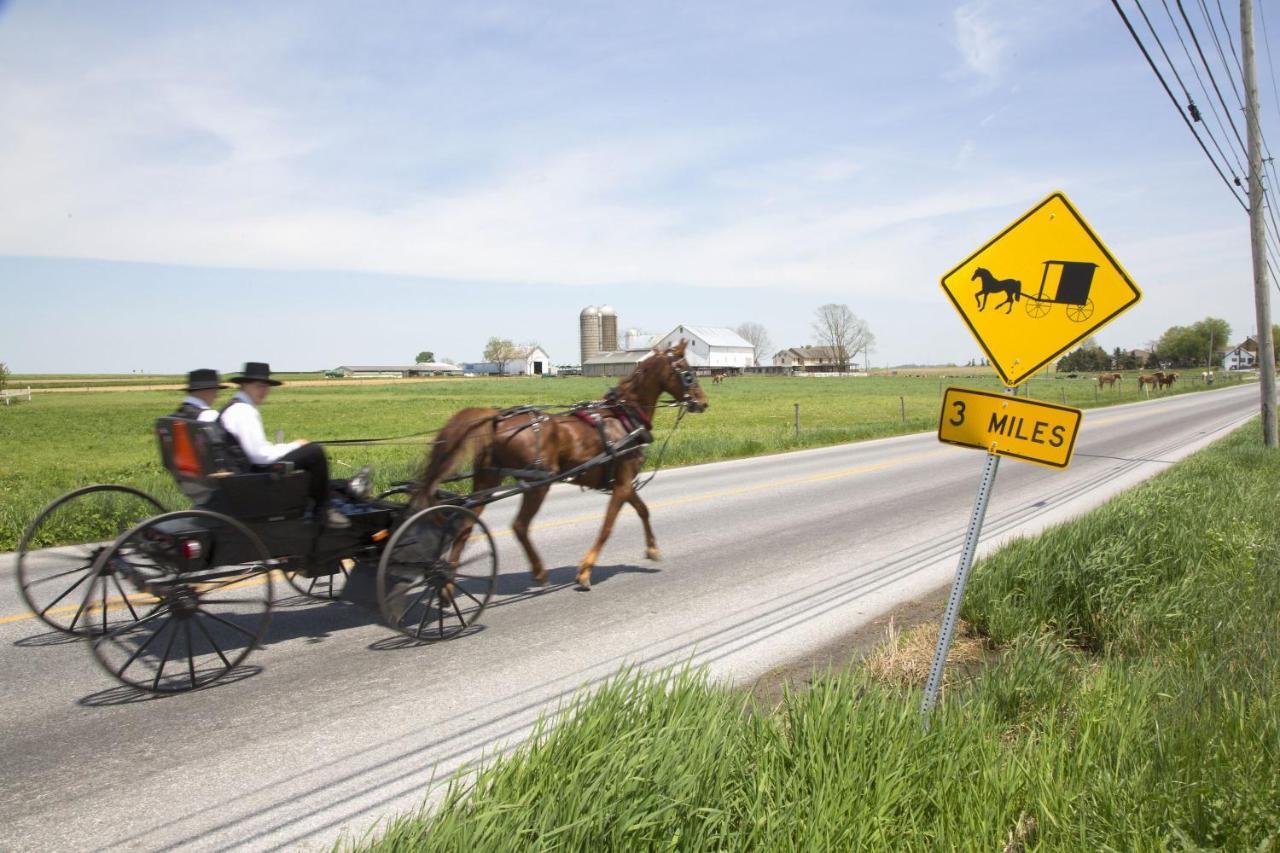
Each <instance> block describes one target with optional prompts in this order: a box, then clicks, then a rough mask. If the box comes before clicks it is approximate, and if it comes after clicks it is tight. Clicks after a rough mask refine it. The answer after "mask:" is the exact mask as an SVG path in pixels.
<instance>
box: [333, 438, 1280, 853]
mask: <svg viewBox="0 0 1280 853" xmlns="http://www.w3.org/2000/svg"><path fill="white" fill-rule="evenodd" d="M1257 426H1258V424H1257V421H1256V420H1254V421H1252V422H1250V423H1249V424H1247V425H1246V426H1244V427H1242V428H1240V429H1239V430H1237V431H1236V432H1235V433H1234V434H1232V435H1230V436H1228V437H1227V438H1226V439H1224V440H1222V441H1219V442H1217V443H1216V444H1215V445H1213V446H1211V447H1210V448H1209V449H1207V450H1205V451H1202V452H1201V453H1199V454H1197V455H1195V456H1193V457H1191V458H1189V459H1186V460H1184V461H1182V462H1179V463H1177V464H1176V465H1175V466H1173V467H1172V468H1170V469H1169V470H1167V471H1165V472H1163V473H1161V474H1160V475H1158V476H1157V477H1155V478H1154V479H1152V480H1151V481H1149V482H1148V483H1145V484H1143V485H1142V486H1140V487H1138V488H1136V489H1134V490H1132V491H1130V492H1126V493H1124V494H1122V495H1120V496H1118V497H1116V498H1114V499H1113V500H1111V501H1110V502H1108V503H1107V504H1105V505H1103V506H1101V507H1099V508H1098V509H1096V510H1094V511H1092V512H1091V513H1089V514H1088V515H1086V516H1083V517H1081V518H1079V519H1077V520H1075V521H1072V522H1069V523H1067V524H1063V525H1061V526H1059V527H1056V528H1053V529H1050V530H1049V531H1047V532H1046V533H1044V534H1042V535H1041V536H1038V537H1034V538H1030V539H1022V540H1018V541H1015V542H1013V543H1011V544H1010V545H1008V546H1006V547H1004V548H1002V549H1000V550H999V551H997V552H995V553H993V554H992V555H991V556H990V557H989V558H987V559H985V560H983V561H982V562H980V563H979V564H978V565H977V566H976V567H975V570H974V575H973V579H972V582H971V586H970V589H969V592H968V594H967V596H966V600H965V604H964V608H963V616H964V618H965V619H967V620H968V622H969V626H970V627H969V635H968V636H967V637H966V638H965V640H964V642H963V644H962V645H963V646H964V647H965V651H964V653H963V655H961V654H956V655H955V657H958V658H962V659H961V660H960V661H958V663H960V664H961V665H959V666H957V664H956V663H952V664H950V665H949V667H950V669H949V674H948V682H949V684H948V689H947V692H946V694H945V696H944V700H943V702H942V703H941V704H940V705H939V706H938V708H937V709H936V711H935V713H934V715H933V717H932V720H931V725H930V726H929V728H928V729H925V728H924V727H923V726H922V725H921V722H920V717H919V714H918V708H919V703H920V699H921V693H922V689H921V688H922V686H923V685H922V682H923V680H924V673H925V671H926V665H927V662H928V660H929V657H928V655H930V654H931V652H932V642H931V641H930V638H929V637H928V635H927V632H921V634H924V636H923V637H909V636H903V637H900V638H898V639H897V640H896V641H895V640H891V641H890V642H888V643H887V644H886V645H885V646H884V647H882V648H881V649H880V650H879V651H877V652H875V653H873V654H872V656H871V657H870V658H869V659H868V660H867V662H866V666H857V665H854V664H853V663H852V662H851V665H850V667H849V669H848V671H844V672H838V673H834V674H825V675H822V674H815V675H813V676H812V677H811V683H809V684H808V685H807V686H805V687H803V688H799V689H795V690H791V691H788V692H786V693H784V695H783V697H782V699H781V701H780V702H779V703H778V704H777V706H776V707H774V706H772V704H771V705H768V706H764V707H761V706H758V705H756V704H754V703H753V701H752V700H751V698H750V697H749V696H744V694H743V693H742V692H740V691H738V690H735V689H733V688H731V687H729V686H726V685H723V684H720V683H716V682H712V681H710V680H709V679H708V678H707V676H706V675H705V673H702V672H700V671H696V670H695V671H690V670H684V671H679V672H674V673H672V672H666V673H650V674H643V673H638V672H636V671H634V670H623V671H622V672H620V673H619V674H618V675H617V676H616V677H615V679H614V680H613V681H611V682H610V683H607V684H606V685H604V686H603V687H602V688H601V689H599V690H598V691H594V692H593V693H592V694H591V695H590V696H585V695H584V696H583V697H581V698H580V699H579V700H578V702H577V703H575V706H573V707H570V708H568V709H567V710H566V711H564V712H563V714H562V715H558V716H557V717H556V718H555V719H554V720H552V721H549V722H547V723H546V724H545V725H543V726H540V727H539V729H538V731H537V732H536V733H535V735H534V736H533V737H532V738H531V739H530V740H529V741H528V742H527V743H526V744H525V745H523V746H521V747H520V748H519V749H517V750H516V751H515V752H514V753H512V754H511V755H509V756H506V757H503V758H500V759H496V760H494V761H492V762H490V763H488V764H487V765H486V766H484V767H482V768H481V769H479V771H478V772H477V773H475V774H474V775H460V776H458V777H455V779H454V782H453V784H452V785H451V786H450V788H449V791H448V793H447V794H446V795H445V797H444V800H443V802H442V803H441V804H440V805H439V807H438V808H436V809H435V810H434V811H433V812H432V813H430V814H419V815H408V816H405V817H403V818H401V819H399V820H394V821H392V822H391V823H390V824H389V826H388V827H387V828H386V829H385V830H383V831H382V834H381V836H380V837H377V838H373V839H358V840H356V842H355V849H358V850H375V851H384V850H385V851H392V850H397V851H398V850H416V849H427V848H430V849H448V850H464V849H497V848H509V847H517V848H529V849H565V850H577V849H584V850H585V849H609V850H641V849H643V850H651V849H677V848H678V849H694V850H702V849H714V850H792V849H823V850H828V849H830V850H895V851H896V850H932V849H948V850H975V851H978V850H1005V851H1012V850H1063V851H1068V850H1071V851H1074V850H1153V851H1154V850H1170V849H1177V850H1204V849H1220V850H1271V849H1274V845H1275V844H1276V842H1277V840H1280V781H1278V779H1280V777H1277V774H1276V772H1275V768H1276V765H1277V762H1278V761H1280V633H1277V631H1276V630H1275V612H1276V609H1277V607H1280V574H1277V568H1280V525H1277V523H1276V520H1275V518H1274V515H1273V514H1272V513H1271V512H1270V506H1271V504H1272V497H1273V496H1274V494H1275V492H1276V489H1277V488H1278V487H1280V457H1278V456H1277V455H1276V453H1275V451H1271V450H1266V449H1265V448H1263V447H1261V446H1260V442H1259V440H1258V429H1257ZM1206 507H1208V508H1211V509H1209V510H1206ZM932 633H933V636H934V637H936V628H934V630H933V632H932ZM919 639H923V640H924V642H917V640H919ZM955 651H956V650H955V649H954V648H953V652H955Z"/></svg>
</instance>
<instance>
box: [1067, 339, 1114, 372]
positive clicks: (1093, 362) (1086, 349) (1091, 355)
mask: <svg viewBox="0 0 1280 853" xmlns="http://www.w3.org/2000/svg"><path fill="white" fill-rule="evenodd" d="M1110 369H1111V356H1109V355H1107V351H1106V350H1104V349H1103V348H1102V347H1100V346H1098V345H1097V344H1093V345H1092V346H1091V345H1089V344H1088V343H1085V344H1082V345H1081V346H1079V347H1076V348H1075V349H1073V350H1072V351H1071V352H1069V353H1067V354H1066V355H1065V356H1063V357H1062V360H1061V361H1059V362H1058V372H1059V373H1090V372H1095V371H1101V370H1110Z"/></svg>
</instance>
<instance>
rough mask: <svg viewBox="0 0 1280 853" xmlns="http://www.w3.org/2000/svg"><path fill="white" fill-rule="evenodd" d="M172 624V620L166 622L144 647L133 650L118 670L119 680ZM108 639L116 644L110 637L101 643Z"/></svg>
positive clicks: (148, 638)
mask: <svg viewBox="0 0 1280 853" xmlns="http://www.w3.org/2000/svg"><path fill="white" fill-rule="evenodd" d="M171 622H173V620H172V619H170V620H169V621H168V622H165V623H164V624H163V625H161V626H160V630H159V631H156V632H155V633H154V634H152V635H151V636H150V637H147V641H146V642H145V643H143V644H142V645H140V646H138V648H136V649H134V650H133V654H131V655H129V659H128V660H127V661H125V662H124V664H123V665H122V666H121V667H120V668H119V669H117V670H116V677H117V678H120V677H123V676H124V671H125V670H126V669H128V668H129V665H130V664H131V663H133V662H134V661H135V660H137V659H138V655H140V654H142V653H143V652H144V651H145V650H146V648H147V646H149V645H151V644H152V643H153V642H155V639H156V638H157V637H159V636H160V635H161V634H163V633H164V629H165V628H168V627H169V625H170V623H171ZM108 639H110V640H111V641H112V642H115V639H114V638H113V637H110V636H107V637H104V638H103V639H102V640H99V642H105V641H106V640H108Z"/></svg>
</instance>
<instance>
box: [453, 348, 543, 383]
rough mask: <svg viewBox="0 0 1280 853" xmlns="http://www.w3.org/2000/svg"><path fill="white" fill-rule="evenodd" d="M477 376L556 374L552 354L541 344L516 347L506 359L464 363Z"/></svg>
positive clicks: (467, 370) (464, 367) (469, 371)
mask: <svg viewBox="0 0 1280 853" xmlns="http://www.w3.org/2000/svg"><path fill="white" fill-rule="evenodd" d="M462 367H463V369H464V370H465V371H466V372H467V373H471V374H474V375H476V376H554V375H555V372H556V367H555V365H554V364H552V363H551V356H549V355H547V352H546V350H544V349H543V348H542V347H540V346H527V347H516V348H515V349H514V350H512V352H511V357H510V358H508V359H507V360H506V361H473V362H468V363H467V364H464V365H463V366H462Z"/></svg>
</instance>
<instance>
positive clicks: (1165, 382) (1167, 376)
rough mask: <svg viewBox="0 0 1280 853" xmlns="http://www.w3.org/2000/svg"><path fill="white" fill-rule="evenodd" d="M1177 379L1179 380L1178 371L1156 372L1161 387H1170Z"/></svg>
mask: <svg viewBox="0 0 1280 853" xmlns="http://www.w3.org/2000/svg"><path fill="white" fill-rule="evenodd" d="M1177 380H1178V374H1176V373H1157V374H1156V382H1158V383H1160V384H1159V386H1158V387H1160V388H1168V387H1169V386H1170V385H1172V384H1173V383H1174V382H1176V381H1177Z"/></svg>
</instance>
